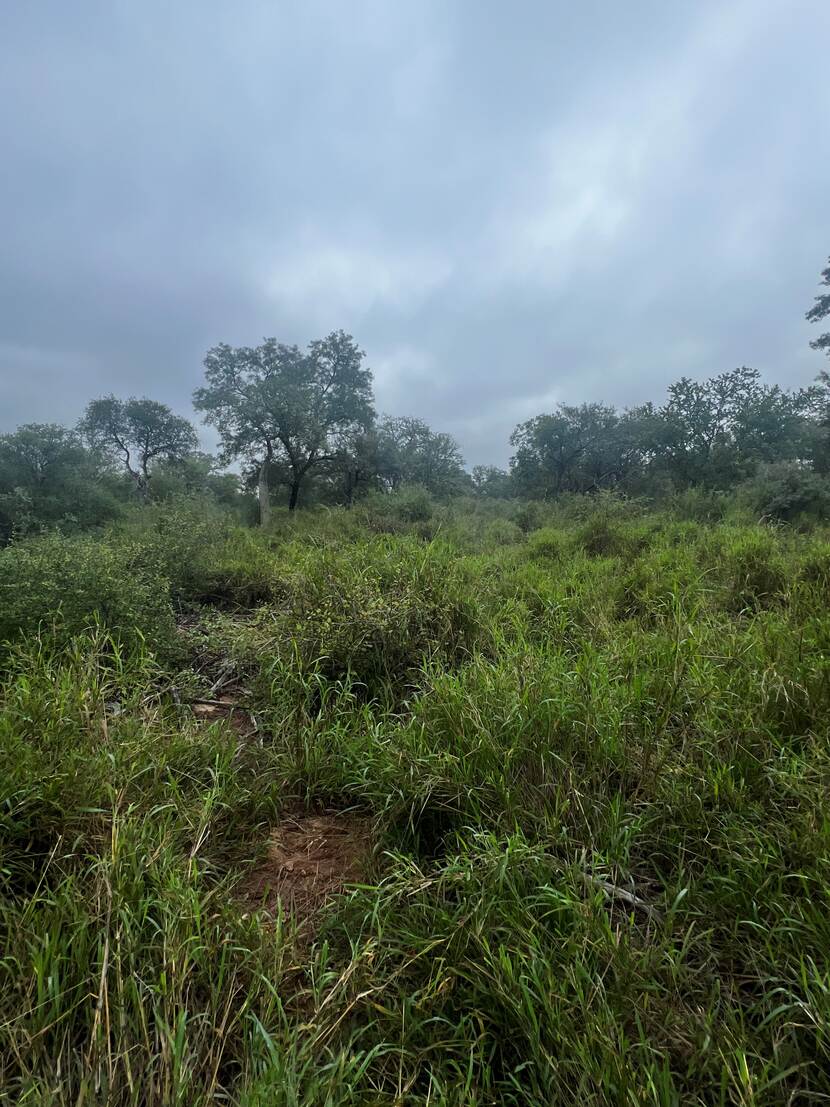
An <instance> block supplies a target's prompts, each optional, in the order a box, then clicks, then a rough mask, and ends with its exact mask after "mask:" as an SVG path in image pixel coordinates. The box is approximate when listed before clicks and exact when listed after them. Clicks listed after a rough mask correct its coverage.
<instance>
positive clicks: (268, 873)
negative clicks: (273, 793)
mask: <svg viewBox="0 0 830 1107" xmlns="http://www.w3.org/2000/svg"><path fill="white" fill-rule="evenodd" d="M371 853H372V831H371V823H370V821H369V820H368V819H366V818H365V817H362V816H360V815H356V814H354V813H352V812H347V811H325V812H321V813H316V814H308V813H305V812H304V813H302V814H290V815H285V816H284V817H283V819H282V820H281V821H280V823H279V824H278V825H277V826H275V827H274V828H273V829H272V831H271V835H270V837H269V840H268V846H267V850H266V853H265V856H264V858H263V859H262V860H261V861H260V862H259V863H258V864H257V866H256V867H255V868H254V869H253V871H252V872H251V874H250V876H249V877H248V879H247V880H246V881H245V885H244V890H243V894H244V897H245V899H246V901H247V902H248V903H249V904H251V905H252V906H254V905H256V906H258V907H260V908H264V909H265V910H266V911H267V912H268V913H269V914H271V915H274V916H276V915H278V914H282V916H283V917H285V918H292V919H293V920H294V921H295V922H297V923H298V924H299V925H300V926H301V927H303V928H305V929H307V928H308V927H309V926H313V922H314V919H315V917H316V916H317V915H318V914H319V912H320V911H322V910H323V909H324V908H325V907H326V906H327V904H329V903H330V902H331V900H332V898H333V897H334V896H336V895H338V894H339V893H341V892H342V891H343V890H344V888H345V886H346V885H347V884H353V883H359V882H360V881H361V880H363V879H365V878H366V873H367V868H368V864H369V859H370V857H371Z"/></svg>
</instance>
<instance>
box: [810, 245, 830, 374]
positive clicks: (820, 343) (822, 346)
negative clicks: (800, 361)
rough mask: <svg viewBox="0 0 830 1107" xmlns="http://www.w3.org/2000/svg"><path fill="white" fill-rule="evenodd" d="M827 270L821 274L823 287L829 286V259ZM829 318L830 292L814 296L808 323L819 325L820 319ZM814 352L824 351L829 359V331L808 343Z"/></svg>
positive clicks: (829, 259) (828, 260) (829, 260)
mask: <svg viewBox="0 0 830 1107" xmlns="http://www.w3.org/2000/svg"><path fill="white" fill-rule="evenodd" d="M827 262H828V264H827V268H826V269H823V270H822V272H821V281H820V283H821V284H823V285H825V286H830V258H828V259H827ZM828 317H830V292H823V293H821V295H819V296H816V302H815V303H814V304H813V306H812V307H811V308H810V310H809V311H808V312H807V320H808V322H810V323H820V322H821V320H822V319H827V318H828ZM810 345H811V346H812V347H813V349H814V350H824V352H825V353H826V354H827V356H828V357H830V331H826V332H825V333H824V334H820V335H819V336H818V338H814V339H813V341H812V342H811V343H810Z"/></svg>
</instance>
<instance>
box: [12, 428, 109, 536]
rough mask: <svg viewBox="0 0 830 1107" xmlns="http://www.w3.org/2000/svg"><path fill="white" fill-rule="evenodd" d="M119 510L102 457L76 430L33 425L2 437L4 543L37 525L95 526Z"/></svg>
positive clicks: (63, 526)
mask: <svg viewBox="0 0 830 1107" xmlns="http://www.w3.org/2000/svg"><path fill="white" fill-rule="evenodd" d="M118 510H119V504H118V501H117V497H116V495H115V490H114V489H113V488H112V487H110V486H109V484H108V482H107V479H106V474H105V473H104V472H103V471H102V467H101V465H100V463H99V459H98V458H97V457H96V455H95V454H94V453H91V452H90V451H89V450H87V449H85V448H84V445H83V443H82V441H81V439H80V436H79V435H78V434H77V433H75V432H74V431H71V430H67V429H66V428H65V427H60V426H56V425H55V424H40V423H29V424H27V425H25V426H22V427H18V429H17V430H16V431H15V432H14V433H13V434H5V435H2V436H0V541H6V540H8V538H10V537H11V535H12V533H13V532H14V531H19V530H25V529H32V528H37V527H53V526H59V527H61V528H64V529H66V528H67V527H84V526H94V525H96V524H97V523H101V522H104V521H105V520H107V519H110V518H112V517H113V516H114V515H116V514H117V512H118Z"/></svg>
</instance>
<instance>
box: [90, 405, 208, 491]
mask: <svg viewBox="0 0 830 1107" xmlns="http://www.w3.org/2000/svg"><path fill="white" fill-rule="evenodd" d="M78 429H79V431H80V433H81V434H82V435H83V436H84V438H85V439H86V440H87V441H88V442H89V444H90V445H91V446H93V447H95V448H97V449H100V450H101V451H103V452H104V453H106V454H107V455H108V456H109V457H111V458H112V459H113V460H116V461H118V462H119V463H120V464H122V465H123V466H124V468H125V470H126V471H127V473H129V475H130V477H131V478H132V479H133V481H134V482H135V486H136V490H137V491H138V493H139V495H140V496H142V498H145V497H146V496H147V492H148V489H149V484H150V478H151V475H152V469H153V465H154V464H155V463H156V462H157V461H159V460H161V459H165V460H168V461H169V460H175V459H181V458H184V457H187V456H188V454H190V453H192V452H193V451H194V450H195V449H196V448H197V446H198V444H199V439H198V437H197V435H196V432H195V430H194V429H193V427H192V425H191V424H190V423H189V422H188V420H187V419H185V418H183V417H182V416H181V415H176V414H174V413H173V412H172V411H171V410H170V408H169V407H168V406H167V405H166V404H161V403H159V402H158V401H157V400H148V399H146V398H143V399H137V398H136V397H134V396H132V397H130V399H128V400H119V399H117V398H116V397H115V396H112V395H110V396H103V397H102V398H101V399H99V400H92V401H91V403H89V404H88V405H87V409H86V411H85V413H84V416H83V418H82V419H81V421H80V423H79V424H78Z"/></svg>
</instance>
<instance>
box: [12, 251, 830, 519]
mask: <svg viewBox="0 0 830 1107" xmlns="http://www.w3.org/2000/svg"><path fill="white" fill-rule="evenodd" d="M828 262H829V264H828V267H827V268H826V269H825V270H824V271H823V272H822V274H821V284H822V285H823V286H825V287H830V259H828ZM828 317H830V293H822V294H821V295H819V296H818V297H816V300H815V304H814V306H813V307H812V308H811V309H810V310H809V311H808V312H807V319H808V320H809V321H811V322H820V321H822V320H824V319H826V318H828ZM811 346H812V347H813V348H814V349H817V350H822V351H824V352H825V353H827V354H828V356H830V333H825V334H821V335H819V336H818V337H817V338H816V339H815V340H814V341H813V342H811ZM204 369H205V380H204V384H203V385H202V386H201V387H200V388H198V389H197V390H196V392H195V393H194V398H193V402H194V407H195V409H196V410H197V411H198V412H200V414H201V415H202V417H203V419H204V421H205V422H206V423H207V424H208V425H211V426H213V427H214V428H215V429H216V431H217V432H218V435H219V442H220V450H219V454H218V456H217V457H212V456H210V455H207V454H205V453H203V452H201V451H200V450H199V440H198V436H197V434H196V431H195V429H194V428H193V426H192V425H191V423H190V422H189V421H188V420H187V419H185V418H183V417H182V416H180V415H177V414H175V413H174V412H173V411H172V410H171V409H170V408H169V407H167V406H166V405H165V404H162V403H159V402H157V401H154V400H150V399H146V398H142V399H139V398H135V397H133V398H129V399H126V400H121V399H118V398H116V397H115V396H105V397H102V398H99V399H95V400H93V401H91V402H90V403H89V404H88V405H87V408H86V410H85V412H84V415H83V417H82V418H81V420H80V422H79V423H78V425H77V426H76V427H74V428H67V427H62V426H58V425H54V424H48V425H43V424H27V425H25V426H22V427H20V428H18V430H17V431H15V432H14V433H12V434H6V435H3V436H0V540H8V538H10V537H11V536H12V535H13V534H14V533H15V532H18V531H24V530H27V529H33V528H34V529H36V528H38V527H43V526H64V527H68V526H77V527H85V526H91V525H95V524H96V523H100V522H105V521H107V520H108V519H110V518H113V517H115V516H117V515H118V513H119V511H121V510H122V509H123V504H124V502H125V501H126V500H128V499H138V500H139V501H140V502H146V501H147V500H149V499H152V498H165V497H167V496H170V495H174V494H199V495H204V496H209V497H211V498H213V499H214V500H216V501H218V502H220V503H222V504H224V505H225V506H227V507H229V508H234V509H236V510H238V511H243V512H244V511H247V510H250V508H251V506H252V504H253V502H254V500H255V502H256V505H257V510H258V514H259V520H260V522H262V523H263V524H267V523H268V520H269V515H270V513H271V504H272V502H273V500H274V497H275V496H276V495H277V494H280V493H281V494H282V495H283V496H284V500H285V503H286V505H287V507H288V509H289V510H290V511H293V510H295V509H296V508H297V506H298V505H300V504H301V503H306V504H310V503H329V504H346V505H349V504H352V503H353V502H354V501H355V499H356V498H358V497H360V496H362V495H364V494H366V493H367V492H370V491H377V492H389V491H394V490H396V489H398V488H400V487H401V486H403V485H406V484H417V485H421V486H423V487H424V488H426V489H427V490H428V491H429V492H431V493H432V494H433V495H435V496H438V497H446V496H451V495H454V494H460V493H468V494H471V495H476V496H480V497H496V498H508V497H516V496H518V497H526V498H530V499H536V498H539V499H554V498H556V497H557V496H561V495H563V494H565V493H592V492H597V491H600V490H605V489H616V490H618V491H620V492H624V493H628V494H633V495H652V496H656V495H660V494H662V493H665V492H668V491H673V490H675V491H676V490H683V489H688V488H692V487H699V488H704V489H710V490H712V489H717V490H729V489H732V488H734V487H736V486H737V485H739V484H741V482H743V481H746V480H747V479H749V478H750V477H751V476H752V475H753V474H754V473H756V472H757V471H758V470H759V468H760V467H763V466H769V465H776V464H778V465H789V466H790V467H791V468H792V471H794V472H798V473H802V474H811V475H812V476H813V477H814V478H816V479H821V480H826V479H827V478H828V475H830V375H829V374H828V373H827V372H822V373H820V374H819V376H818V378H817V380H816V382H815V383H814V384H813V385H811V386H809V387H807V388H800V389H795V390H787V389H784V388H781V387H780V386H777V385H767V384H765V383H764V382H763V381H762V380H761V376H760V374H759V373H758V372H757V371H756V370H754V369H751V368H747V367H745V366H744V367H740V368H737V369H734V370H731V371H729V372H726V373H721V374H718V375H716V376H713V377H711V378H709V379H707V380H704V381H693V380H690V379H689V378H687V377H683V378H681V379H680V380H679V381H677V382H675V383H674V384H672V385H670V386H669V389H668V394H667V398H666V400H665V401H664V402H663V403H662V404H659V405H657V404H654V403H646V404H642V405H640V406H637V407H633V408H626V409H624V410H622V411H620V410H618V409H617V408H615V407H613V406H610V405H606V404H600V403H586V404H580V405H569V404H560V405H558V407H557V408H556V410H555V411H554V412H552V413H548V414H541V415H537V416H536V417H534V418H532V419H529V420H527V421H526V422H523V423H520V424H519V425H518V426H517V427H516V429H515V430H514V431H513V434H512V435H511V437H510V444H511V447H512V450H513V453H512V456H511V459H510V465H509V469H506V470H505V469H500V468H498V467H496V466H492V465H483V466H482V465H479V466H476V467H474V468H473V470H472V472H470V473H468V472H467V471H466V470H465V467H464V460H463V458H462V456H461V451H460V449H459V446H458V444H457V442H456V441H455V440H454V439H453V438H452V436H450V435H448V434H445V433H442V432H439V431H435V430H433V429H432V428H430V427H429V426H428V425H427V424H426V423H425V422H423V420H420V419H416V418H412V417H390V416H385V417H383V418H378V416H377V413H376V411H375V407H374V395H373V388H372V379H373V378H372V372H371V370H370V369H369V368H368V367H367V366H366V365H365V353H364V352H363V351H362V350H361V349H360V347H359V346H358V345H357V343H356V342H355V340H354V338H353V337H352V336H351V335H348V334H346V333H345V332H343V331H342V330H341V331H334V332H332V333H331V334H329V335H327V336H326V337H325V338H321V339H317V340H315V341H312V342H310V343H309V345H308V346H307V347H306V348H305V349H301V348H300V347H298V346H296V345H286V344H284V343H281V342H278V341H277V340H276V339H275V338H269V339H266V340H265V341H264V342H263V343H262V344H261V345H259V346H255V347H247V346H243V347H233V346H229V345H227V344H224V343H223V344H220V345H218V346H215V347H213V348H212V349H211V350H209V351H208V353H207V355H206V357H205V360H204ZM231 465H234V466H236V471H231V472H228V471H227V468H228V466H231Z"/></svg>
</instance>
